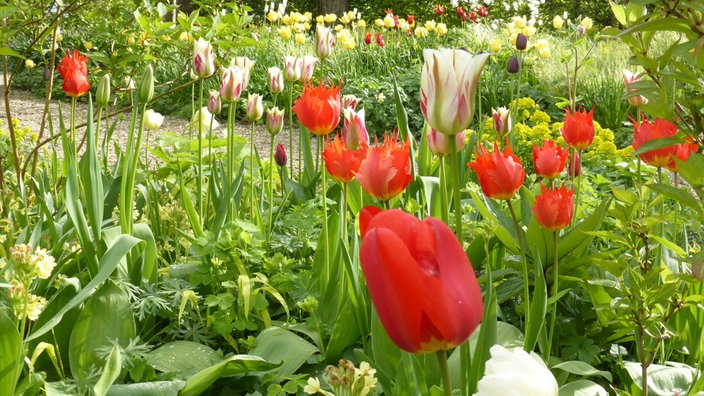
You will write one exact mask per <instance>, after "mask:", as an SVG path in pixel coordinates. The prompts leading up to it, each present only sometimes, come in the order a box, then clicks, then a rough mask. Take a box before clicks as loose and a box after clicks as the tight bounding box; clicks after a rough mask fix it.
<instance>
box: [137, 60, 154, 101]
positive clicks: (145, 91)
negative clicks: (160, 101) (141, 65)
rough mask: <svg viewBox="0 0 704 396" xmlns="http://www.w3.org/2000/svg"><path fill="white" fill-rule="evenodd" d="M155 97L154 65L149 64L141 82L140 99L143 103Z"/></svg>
mask: <svg viewBox="0 0 704 396" xmlns="http://www.w3.org/2000/svg"><path fill="white" fill-rule="evenodd" d="M153 97H154V69H152V65H147V68H146V69H145V70H144V75H143V76H142V82H141V83H140V84H139V101H140V102H141V103H142V104H145V103H149V101H150V100H152V98H153Z"/></svg>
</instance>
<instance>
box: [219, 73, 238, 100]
mask: <svg viewBox="0 0 704 396" xmlns="http://www.w3.org/2000/svg"><path fill="white" fill-rule="evenodd" d="M243 86H244V72H243V70H242V69H240V68H239V67H237V66H230V67H228V68H225V69H223V70H222V80H221V81H220V97H221V98H222V100H223V101H225V102H227V103H231V102H234V101H236V100H237V99H239V97H240V95H241V94H242V90H243V89H244V87H243Z"/></svg>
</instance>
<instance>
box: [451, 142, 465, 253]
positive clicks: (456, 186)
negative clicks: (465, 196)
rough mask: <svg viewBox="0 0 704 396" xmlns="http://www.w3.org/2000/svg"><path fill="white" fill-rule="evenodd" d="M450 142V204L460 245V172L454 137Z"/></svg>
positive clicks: (461, 241) (461, 240)
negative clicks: (453, 208) (453, 207)
mask: <svg viewBox="0 0 704 396" xmlns="http://www.w3.org/2000/svg"><path fill="white" fill-rule="evenodd" d="M449 142H450V177H451V178H452V189H453V191H452V202H453V203H454V206H455V210H454V213H455V233H456V234H457V239H459V240H460V243H463V238H462V202H461V200H460V170H459V169H458V166H457V140H456V139H455V136H454V135H451V136H449Z"/></svg>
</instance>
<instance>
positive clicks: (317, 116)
mask: <svg viewBox="0 0 704 396" xmlns="http://www.w3.org/2000/svg"><path fill="white" fill-rule="evenodd" d="M340 107H341V103H340V86H337V87H336V86H334V85H333V86H331V87H326V86H324V85H323V84H322V83H321V84H320V85H318V86H317V87H314V86H313V85H311V84H310V83H306V84H305V86H304V87H303V93H302V94H301V96H300V97H299V98H298V99H296V102H295V103H294V104H293V112H294V113H296V117H298V121H300V122H301V124H303V126H304V127H306V128H308V130H309V131H311V132H313V133H314V134H315V135H317V136H325V135H327V134H329V133H330V132H332V131H333V129H335V127H337V124H339V123H340Z"/></svg>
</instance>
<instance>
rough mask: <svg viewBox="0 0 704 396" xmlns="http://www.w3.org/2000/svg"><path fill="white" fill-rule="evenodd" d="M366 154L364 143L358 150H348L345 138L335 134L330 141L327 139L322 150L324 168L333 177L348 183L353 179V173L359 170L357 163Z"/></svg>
mask: <svg viewBox="0 0 704 396" xmlns="http://www.w3.org/2000/svg"><path fill="white" fill-rule="evenodd" d="M366 154H367V153H366V146H365V145H362V146H361V147H360V148H359V150H350V148H349V147H347V144H345V140H344V139H342V138H340V135H335V138H334V139H333V141H332V142H331V141H330V140H329V139H328V142H327V145H326V146H325V150H323V160H325V169H327V170H328V173H329V174H330V176H332V178H333V179H335V180H337V181H339V182H342V183H349V182H351V181H352V179H354V175H355V174H356V173H357V171H358V170H359V165H360V164H361V163H362V160H363V159H364V157H365V156H366Z"/></svg>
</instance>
